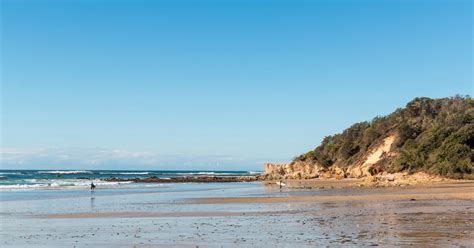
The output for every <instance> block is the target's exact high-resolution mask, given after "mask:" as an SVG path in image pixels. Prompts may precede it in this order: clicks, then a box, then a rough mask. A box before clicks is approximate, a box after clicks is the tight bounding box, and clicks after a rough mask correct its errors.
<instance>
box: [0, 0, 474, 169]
mask: <svg viewBox="0 0 474 248" xmlns="http://www.w3.org/2000/svg"><path fill="white" fill-rule="evenodd" d="M472 13H473V4H472V1H469V0H465V1H460V0H444V1H437V0H432V1H431V0H430V1H429V0H424V1H417V0H410V1H408V0H398V1H395V0H392V1H382V0H372V1H364V0H360V1H353V0H352V1H350V0H347V1H343V0H327V1H317V0H315V1H301V0H288V1H262V0H248V1H243V0H242V1H236V0H221V1H217V0H214V1H211V0H202V1H183V0H169V1H158V0H157V1H151V0H150V1H144V0H128V1H124V0H122V1H120V0H118V1H112V0H110V1H106V0H95V1H93V0H77V1H72V0H55V1H52V0H50V1H47V0H29V1H25V0H1V31H2V33H1V58H2V61H1V91H2V92H1V93H2V94H1V104H2V106H1V107H2V108H1V131H2V132H1V149H2V161H1V163H2V167H3V168H12V169H15V168H21V169H24V168H59V169H66V168H70V169H79V168H86V169H93V168H95V169H115V168H120V169H127V168H128V169H190V168H195V169H223V170H226V169H261V165H262V163H263V162H265V161H274V162H283V161H288V160H290V159H291V158H292V157H293V156H296V155H298V154H301V153H303V152H306V151H307V150H310V149H313V148H314V147H316V146H317V145H318V144H319V143H320V141H321V139H322V138H323V137H324V136H326V135H330V134H334V133H337V132H340V131H342V130H343V129H344V128H346V127H348V126H350V125H351V124H353V123H354V122H359V121H365V120H370V119H371V118H373V117H375V116H377V115H385V114H388V113H390V112H392V111H393V110H395V109H396V108H398V107H402V106H404V105H405V104H406V103H407V102H408V101H409V100H411V99H412V98H414V97H417V96H427V97H434V98H438V97H445V96H452V95H454V94H463V95H465V94H470V95H473V64H472V58H473V47H472V42H473V40H472V29H473V27H472V25H473V16H472Z"/></svg>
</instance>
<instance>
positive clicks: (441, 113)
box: [293, 96, 474, 178]
mask: <svg viewBox="0 0 474 248" xmlns="http://www.w3.org/2000/svg"><path fill="white" fill-rule="evenodd" d="M388 136H394V137H395V142H394V143H393V144H391V147H390V154H386V153H384V154H383V155H382V156H381V159H380V160H379V161H377V162H376V164H375V165H374V166H373V167H372V168H371V169H372V170H373V171H374V172H376V173H378V172H382V171H386V172H389V173H395V172H408V173H414V172H427V173H430V174H433V175H440V176H445V177H450V178H472V172H474V162H473V161H474V100H473V99H472V98H471V97H470V96H454V97H450V98H441V99H431V98H426V97H420V98H415V99H414V100H412V101H411V102H409V103H408V104H407V105H406V107H404V108H400V109H397V110H396V111H395V112H393V113H391V114H389V115H387V116H378V117H375V118H374V119H373V120H372V121H366V122H360V123H356V124H354V125H352V126H351V127H349V128H348V129H346V130H344V131H343V132H342V133H339V134H335V135H332V136H327V137H325V138H324V139H323V141H322V142H321V144H320V145H319V146H318V147H316V148H315V149H314V150H311V151H309V152H307V153H305V154H302V155H300V156H298V157H296V158H295V159H294V161H293V162H305V163H311V164H314V165H317V166H321V167H325V168H329V167H331V166H333V165H334V166H338V167H342V168H344V167H346V168H347V167H349V166H351V165H354V164H357V163H361V161H363V160H364V158H366V157H367V154H368V153H370V151H371V150H372V149H373V148H374V147H377V146H379V145H380V144H381V143H382V142H383V140H384V138H386V137H388Z"/></svg>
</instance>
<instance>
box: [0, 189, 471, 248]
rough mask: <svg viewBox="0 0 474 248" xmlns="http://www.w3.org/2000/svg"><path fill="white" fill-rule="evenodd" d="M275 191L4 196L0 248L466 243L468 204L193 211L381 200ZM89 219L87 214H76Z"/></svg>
mask: <svg viewBox="0 0 474 248" xmlns="http://www.w3.org/2000/svg"><path fill="white" fill-rule="evenodd" d="M382 191H383V190H363V189H362V190H361V189H325V190H306V191H286V190H284V191H283V192H280V191H279V190H278V188H277V187H273V186H264V185H263V184H261V183H258V182H256V183H206V184H194V183H189V184H167V185H157V186H156V185H155V186H153V185H146V184H143V185H140V184H137V187H123V188H121V187H119V188H115V189H114V188H108V189H98V190H96V191H94V192H90V191H88V190H79V189H75V190H31V191H20V192H0V204H1V205H0V206H1V209H0V212H1V214H0V217H1V219H0V220H1V229H2V232H1V243H0V246H2V247H31V246H34V247H73V246H75V247H98V246H102V247H103V246H107V247H110V246H113V247H133V246H136V247H156V246H163V247H169V246H177V247H187V246H189V247H195V246H196V245H198V246H200V247H221V246H224V247H242V246H244V247H245V246H247V247H255V246H262V247H303V246H308V247H314V246H376V245H380V246H384V247H385V246H439V247H446V246H463V245H464V246H466V247H468V246H471V245H472V242H473V236H472V235H473V233H474V225H473V222H474V212H473V211H474V207H473V202H472V201H468V200H436V201H433V200H425V201H421V200H417V201H409V200H403V201H358V202H344V201H343V202H314V203H313V202H285V203H281V202H280V203H232V204H197V203H195V202H194V201H193V200H192V199H196V198H198V199H199V198H207V197H243V196H245V197H261V196H271V197H280V196H293V195H296V196H298V195H316V196H317V195H351V194H378V193H380V192H382ZM81 214H85V215H81Z"/></svg>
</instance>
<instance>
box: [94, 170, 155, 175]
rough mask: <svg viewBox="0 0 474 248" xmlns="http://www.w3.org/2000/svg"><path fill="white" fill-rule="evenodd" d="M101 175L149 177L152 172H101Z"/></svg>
mask: <svg viewBox="0 0 474 248" xmlns="http://www.w3.org/2000/svg"><path fill="white" fill-rule="evenodd" d="M99 174H101V175H148V174H150V172H115V171H114V172H100V173H99Z"/></svg>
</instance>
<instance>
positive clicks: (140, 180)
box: [105, 176, 260, 183]
mask: <svg viewBox="0 0 474 248" xmlns="http://www.w3.org/2000/svg"><path fill="white" fill-rule="evenodd" d="M259 177H260V176H241V177H233V176H232V177H213V176H200V177H176V178H159V177H147V178H108V179H105V181H109V182H124V181H126V182H135V183H231V182H253V181H257V180H259Z"/></svg>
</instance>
